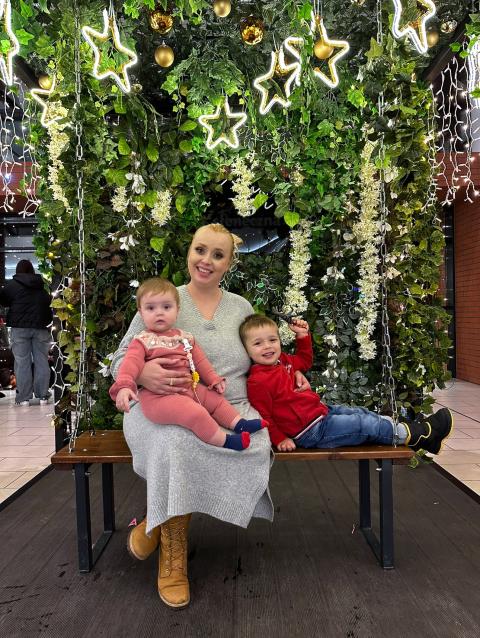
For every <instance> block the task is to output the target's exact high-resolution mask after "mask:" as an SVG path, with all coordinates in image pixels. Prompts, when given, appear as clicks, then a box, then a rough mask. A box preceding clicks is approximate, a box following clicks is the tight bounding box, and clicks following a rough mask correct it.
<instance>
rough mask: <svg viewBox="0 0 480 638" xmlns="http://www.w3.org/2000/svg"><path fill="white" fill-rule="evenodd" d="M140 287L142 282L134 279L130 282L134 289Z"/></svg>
mask: <svg viewBox="0 0 480 638" xmlns="http://www.w3.org/2000/svg"><path fill="white" fill-rule="evenodd" d="M139 285H140V282H139V281H138V280H137V279H132V280H131V281H130V282H129V286H131V287H132V288H138V287H139Z"/></svg>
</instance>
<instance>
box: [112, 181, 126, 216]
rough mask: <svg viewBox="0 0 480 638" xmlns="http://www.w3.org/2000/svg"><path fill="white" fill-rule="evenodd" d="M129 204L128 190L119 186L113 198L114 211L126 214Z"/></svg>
mask: <svg viewBox="0 0 480 638" xmlns="http://www.w3.org/2000/svg"><path fill="white" fill-rule="evenodd" d="M128 204H129V199H128V196H127V189H126V187H125V186H117V188H116V189H115V192H114V194H113V197H112V210H113V211H114V212H115V213H124V212H125V211H126V210H127V208H128Z"/></svg>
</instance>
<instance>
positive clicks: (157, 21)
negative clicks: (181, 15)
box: [148, 9, 173, 35]
mask: <svg viewBox="0 0 480 638" xmlns="http://www.w3.org/2000/svg"><path fill="white" fill-rule="evenodd" d="M148 20H149V22H150V26H151V28H152V29H153V30H154V31H157V32H158V33H160V34H161V35H165V34H166V33H168V32H169V31H170V30H171V28H172V27H173V18H172V16H171V15H170V14H169V13H163V11H162V10H161V9H155V10H154V11H151V12H150V16H149V18H148Z"/></svg>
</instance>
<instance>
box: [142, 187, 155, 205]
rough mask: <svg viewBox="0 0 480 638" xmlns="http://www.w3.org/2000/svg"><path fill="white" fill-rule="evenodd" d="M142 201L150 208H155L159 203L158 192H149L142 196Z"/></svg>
mask: <svg viewBox="0 0 480 638" xmlns="http://www.w3.org/2000/svg"><path fill="white" fill-rule="evenodd" d="M142 201H144V202H145V204H146V205H147V206H148V207H149V208H153V207H154V206H155V203H156V201H157V191H147V192H146V193H144V194H143V195H142Z"/></svg>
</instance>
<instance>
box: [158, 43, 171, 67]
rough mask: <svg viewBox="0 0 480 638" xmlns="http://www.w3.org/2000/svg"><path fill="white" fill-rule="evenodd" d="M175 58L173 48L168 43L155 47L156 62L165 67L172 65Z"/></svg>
mask: <svg viewBox="0 0 480 638" xmlns="http://www.w3.org/2000/svg"><path fill="white" fill-rule="evenodd" d="M174 59H175V54H174V53H173V49H172V48H171V47H169V46H168V45H167V44H161V45H160V46H159V47H157V48H156V49H155V62H156V63H157V64H158V65H159V66H161V67H163V68H164V69H166V68H167V67H169V66H172V64H173V61H174Z"/></svg>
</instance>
